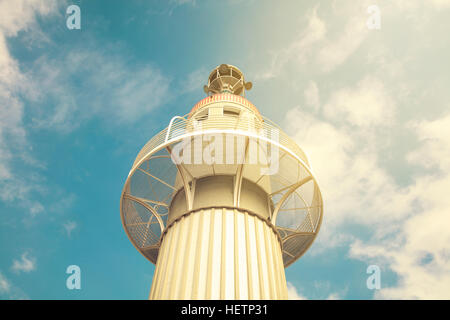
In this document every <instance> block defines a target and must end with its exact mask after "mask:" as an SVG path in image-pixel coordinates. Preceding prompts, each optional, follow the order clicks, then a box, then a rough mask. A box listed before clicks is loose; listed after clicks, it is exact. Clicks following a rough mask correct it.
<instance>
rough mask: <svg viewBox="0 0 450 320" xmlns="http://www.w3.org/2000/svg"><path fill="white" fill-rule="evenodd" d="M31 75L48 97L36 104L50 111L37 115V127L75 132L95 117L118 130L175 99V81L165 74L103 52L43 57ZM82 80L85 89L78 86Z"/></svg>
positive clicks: (82, 52)
mask: <svg viewBox="0 0 450 320" xmlns="http://www.w3.org/2000/svg"><path fill="white" fill-rule="evenodd" d="M30 74H32V78H33V79H34V86H35V88H40V90H35V91H36V92H37V91H40V92H42V93H41V94H39V93H38V94H37V95H36V97H35V99H36V101H37V102H38V103H40V104H42V105H43V106H44V107H45V110H42V109H40V110H38V111H39V112H36V111H35V112H34V117H33V124H34V126H35V127H36V128H48V129H56V130H58V131H62V132H70V131H72V130H74V129H75V128H77V127H78V126H79V125H80V123H82V122H83V121H87V120H88V119H90V118H92V117H94V116H98V117H100V118H103V119H105V120H106V121H108V123H111V124H112V125H118V124H123V123H125V124H129V123H131V122H134V121H137V120H139V119H142V118H143V117H145V116H148V114H149V113H150V112H152V111H153V110H154V109H155V108H157V107H158V106H160V105H162V104H164V103H166V102H167V100H168V99H169V98H170V95H169V94H168V93H169V82H170V80H169V79H168V78H167V77H166V76H164V75H163V74H162V73H161V71H160V70H159V69H157V68H156V67H154V66H151V65H139V64H136V63H131V62H129V61H127V59H125V58H124V57H122V56H121V55H118V54H109V53H106V52H103V51H102V49H92V50H84V49H81V50H74V51H71V52H66V53H64V54H63V55H61V56H59V57H56V58H53V59H49V58H47V57H41V58H40V59H38V60H37V61H36V63H35V67H34V68H33V70H32V71H31V72H30ZM80 76H82V77H83V83H82V84H81V87H80V86H79V85H78V86H77V85H74V82H75V81H77V80H76V79H77V78H78V77H80ZM44 93H45V94H44ZM49 106H50V107H49Z"/></svg>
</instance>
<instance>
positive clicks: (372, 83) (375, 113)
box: [324, 77, 394, 126]
mask: <svg viewBox="0 0 450 320" xmlns="http://www.w3.org/2000/svg"><path fill="white" fill-rule="evenodd" d="M324 115H325V116H326V117H328V118H331V119H332V120H342V121H346V122H348V123H350V124H352V125H356V126H370V125H379V126H387V125H389V124H391V123H392V121H393V118H394V103H393V101H392V99H391V97H390V96H389V94H388V93H387V92H386V89H385V87H384V85H383V83H382V82H381V81H380V80H378V79H376V78H373V77H365V78H364V79H362V80H361V81H359V82H358V84H357V85H356V86H355V87H347V88H342V89H340V90H338V91H337V92H334V93H333V95H332V97H331V99H330V100H329V101H328V103H327V104H326V105H325V106H324Z"/></svg>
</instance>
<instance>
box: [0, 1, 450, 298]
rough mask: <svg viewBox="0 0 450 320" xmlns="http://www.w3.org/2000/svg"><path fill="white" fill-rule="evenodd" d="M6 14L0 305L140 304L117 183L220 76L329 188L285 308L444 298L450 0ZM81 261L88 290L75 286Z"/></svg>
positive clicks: (447, 293)
mask: <svg viewBox="0 0 450 320" xmlns="http://www.w3.org/2000/svg"><path fill="white" fill-rule="evenodd" d="M71 4H77V5H79V7H80V8H81V30H69V29H68V28H67V27H66V18H67V15H66V14H65V12H66V8H67V7H68V6H69V5H71ZM371 4H376V5H378V7H379V9H380V17H381V28H380V29H379V30H370V29H368V28H367V26H366V21H367V20H368V18H369V14H368V13H367V8H368V6H369V5H371ZM0 14H1V19H0V298H2V299H22V298H25V299H26V298H29V299H60V298H61V299H146V298H147V297H148V293H149V290H150V285H151V279H152V275H153V270H154V267H153V265H152V264H151V263H150V262H148V261H147V260H146V259H145V258H144V257H142V256H141V255H140V254H139V253H138V252H137V251H136V250H135V249H134V247H133V246H132V244H131V243H130V242H129V240H128V239H127V237H126V234H125V232H124V231H123V229H122V224H121V221H120V216H119V200H120V193H121V190H122V186H123V183H124V181H125V178H126V176H127V174H128V171H129V169H130V168H131V165H132V162H133V160H134V158H135V156H136V155H137V153H138V151H139V150H140V148H141V147H142V146H143V145H144V144H145V143H146V141H147V140H148V139H150V138H151V137H152V136H153V135H154V134H156V133H157V132H158V131H160V130H161V129H162V128H164V126H165V125H167V123H168V122H169V120H170V118H171V117H172V116H174V115H183V114H185V113H186V112H187V111H189V110H190V108H191V107H192V106H193V105H194V104H195V103H196V102H197V101H198V100H200V99H202V98H203V97H204V93H203V90H202V87H203V84H205V82H206V79H207V76H208V73H209V71H210V70H211V69H212V68H214V67H215V66H217V65H219V64H221V63H229V64H233V65H236V66H238V67H239V68H241V69H242V70H243V72H244V74H245V75H246V78H247V79H249V80H250V81H252V82H253V84H254V87H253V89H252V91H250V92H249V95H248V96H247V97H248V98H249V99H250V100H251V101H252V102H253V103H254V104H255V105H256V106H257V107H258V108H259V110H260V111H261V113H263V114H264V115H265V116H267V117H269V118H271V119H272V120H274V121H275V122H277V123H278V124H280V126H282V127H283V128H285V130H286V131H287V132H288V133H289V134H290V135H291V136H292V137H294V139H295V140H296V141H297V143H298V144H299V145H300V146H301V147H302V148H303V149H304V150H305V151H306V153H307V154H308V155H309V157H310V160H311V161H310V162H311V163H312V166H313V169H314V172H315V173H316V176H317V179H318V182H319V185H320V186H321V188H322V191H323V196H324V204H325V212H324V220H323V226H322V230H321V231H320V233H319V236H318V239H317V240H316V242H315V243H314V244H313V246H312V247H311V249H310V250H309V251H308V252H307V253H306V254H305V255H304V256H303V257H302V258H301V259H300V260H299V261H297V262H296V263H295V264H294V265H292V266H290V267H289V268H287V269H286V276H287V280H288V283H289V284H288V286H289V293H290V296H291V298H307V299H327V298H329V299H372V298H376V299H390V298H422V299H426V298H447V299H448V298H449V297H450V290H449V289H448V288H449V287H450V236H449V232H448V230H450V219H449V217H448V214H449V207H450V202H449V199H448V196H447V194H446V190H448V189H449V188H450V162H449V159H450V138H449V137H450V131H449V128H450V111H449V110H450V109H449V101H450V99H449V98H450V91H449V90H448V87H449V85H450V77H449V72H448V70H450V68H449V59H448V57H449V56H450V43H449V38H448V37H447V36H446V31H448V29H449V22H448V21H450V1H448V0H430V1H426V2H425V1H418V0H392V1H358V2H355V1H282V2H281V1H240V0H230V1H202V0H197V1H189V0H185V1H180V0H179V1H138V0H136V1H100V0H96V1H92V0H90V1H52V0H29V1H25V0H20V1H19V0H14V1H12V0H0ZM71 264H76V265H79V266H80V268H81V272H82V289H81V290H68V289H67V288H66V286H65V283H66V278H67V275H66V273H65V270H66V268H67V266H69V265H71ZM371 264H376V265H379V266H380V268H381V279H382V280H381V290H376V291H373V290H369V289H368V288H367V287H366V279H367V277H368V275H367V274H366V268H367V267H368V266H369V265H371Z"/></svg>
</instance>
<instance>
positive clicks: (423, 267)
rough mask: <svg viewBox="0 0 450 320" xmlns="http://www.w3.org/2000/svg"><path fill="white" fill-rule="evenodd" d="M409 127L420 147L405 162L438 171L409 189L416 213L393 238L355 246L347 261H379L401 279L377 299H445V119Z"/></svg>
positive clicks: (448, 256) (449, 279) (448, 120)
mask: <svg viewBox="0 0 450 320" xmlns="http://www.w3.org/2000/svg"><path fill="white" fill-rule="evenodd" d="M413 127H414V128H415V129H416V132H417V134H418V136H419V139H420V140H421V141H422V145H421V147H420V148H419V149H417V150H414V151H412V152H411V153H410V157H409V160H410V161H411V162H414V163H416V164H422V165H423V166H426V167H430V166H431V167H434V168H436V169H437V171H434V172H433V173H431V174H426V175H423V176H420V177H418V178H417V179H416V181H415V182H414V186H413V187H412V191H411V193H412V194H415V195H416V196H417V198H418V200H419V201H420V202H421V203H422V206H421V210H420V211H419V212H418V213H416V214H415V215H414V216H412V217H411V218H409V219H407V220H403V221H402V222H401V224H400V226H399V228H398V234H397V236H396V237H395V238H391V239H389V240H388V239H379V240H378V241H370V242H368V243H363V242H361V241H358V242H355V243H354V244H353V245H352V248H351V255H352V256H353V257H356V258H359V259H370V260H371V261H377V260H381V261H383V262H385V263H386V264H387V265H389V267H390V268H391V269H392V270H393V271H394V272H396V273H397V274H398V275H399V276H400V280H399V284H398V285H397V286H393V287H383V286H382V289H381V290H380V291H379V292H378V293H377V297H378V298H388V299H450V291H449V289H448V288H450V273H449V272H448V271H449V266H450V234H449V230H450V218H449V216H448V210H449V208H450V199H449V197H448V196H447V193H448V190H450V161H449V159H450V158H449V155H450V135H449V134H446V133H447V131H448V128H449V127H450V114H449V115H446V116H444V117H442V118H440V119H437V120H434V121H423V122H420V123H415V124H414V125H413ZM393 196H394V197H395V196H396V195H393Z"/></svg>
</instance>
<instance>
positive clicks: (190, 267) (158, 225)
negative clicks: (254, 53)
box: [120, 64, 323, 299]
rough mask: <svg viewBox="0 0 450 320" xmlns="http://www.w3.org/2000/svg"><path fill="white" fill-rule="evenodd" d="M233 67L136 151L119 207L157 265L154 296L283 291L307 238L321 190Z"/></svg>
mask: <svg viewBox="0 0 450 320" xmlns="http://www.w3.org/2000/svg"><path fill="white" fill-rule="evenodd" d="M251 87H252V85H251V83H250V82H245V79H244V76H243V74H242V72H241V71H240V70H239V69H238V68H236V67H234V66H231V65H226V64H222V65H220V66H218V67H217V68H215V69H214V70H213V71H212V72H211V74H210V76H209V79H208V85H206V86H205V87H204V90H205V92H206V94H207V95H208V96H207V97H206V98H205V99H203V100H201V101H200V102H198V103H197V104H196V105H195V106H194V108H193V109H192V110H191V112H190V113H189V114H187V115H185V116H182V117H181V116H175V117H173V118H172V120H171V121H170V123H169V125H168V127H167V128H166V129H164V130H163V131H161V132H160V133H158V134H157V135H156V136H154V137H153V138H152V139H151V140H150V141H149V142H148V143H147V144H146V145H145V146H144V148H143V149H142V150H141V151H140V152H139V154H138V156H137V157H136V160H135V161H134V164H133V167H132V169H131V171H130V173H129V175H128V178H127V180H126V182H125V186H124V189H123V192H122V197H121V203H120V212H121V218H122V222H123V226H124V228H125V231H126V232H127V234H128V237H129V238H130V240H131V242H132V243H133V244H134V246H135V247H136V249H138V251H139V252H141V253H142V254H143V255H144V256H145V257H146V258H147V259H149V260H150V261H151V262H153V263H155V264H156V268H155V273H154V277H153V282H152V287H151V291H150V297H149V298H150V299H287V287H286V279H285V274H284V268H285V267H287V266H288V265H290V264H291V263H293V262H294V261H295V260H297V259H298V258H299V257H300V256H301V255H302V254H303V253H304V252H305V251H306V250H307V249H308V248H309V246H310V245H311V244H312V242H313V240H314V239H315V237H316V235H317V232H318V231H319V228H320V224H321V221H322V206H323V203H322V197H321V194H320V191H319V188H318V186H317V183H316V181H315V179H314V177H313V175H312V173H311V170H310V167H309V163H308V160H307V158H306V156H305V154H304V153H303V151H302V150H301V149H300V148H299V147H298V146H297V145H296V144H295V143H294V141H292V140H291V139H290V138H289V137H288V136H287V135H286V134H285V133H284V132H282V131H281V129H279V128H278V127H277V126H276V125H275V124H273V123H272V122H271V121H269V120H268V119H266V118H264V117H262V116H261V115H260V113H259V112H258V110H257V109H256V108H255V106H253V104H252V103H251V102H250V101H248V100H247V99H245V98H244V96H245V91H246V90H250V89H251Z"/></svg>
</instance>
